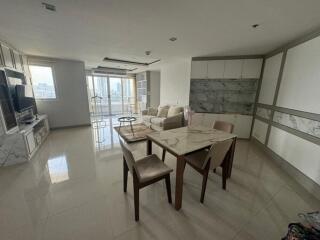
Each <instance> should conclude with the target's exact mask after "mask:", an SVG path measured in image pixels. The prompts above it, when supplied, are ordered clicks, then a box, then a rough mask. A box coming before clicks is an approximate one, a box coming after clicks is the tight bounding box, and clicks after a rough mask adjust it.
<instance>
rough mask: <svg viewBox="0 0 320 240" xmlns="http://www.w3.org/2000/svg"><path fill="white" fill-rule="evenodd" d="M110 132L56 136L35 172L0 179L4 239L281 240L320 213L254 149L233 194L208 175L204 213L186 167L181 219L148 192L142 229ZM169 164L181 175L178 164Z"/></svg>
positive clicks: (247, 150) (239, 154) (242, 147)
mask: <svg viewBox="0 0 320 240" xmlns="http://www.w3.org/2000/svg"><path fill="white" fill-rule="evenodd" d="M111 123H112V121H107V122H106V124H105V125H103V126H105V127H104V128H102V129H101V128H100V129H91V128H90V127H84V128H73V129H64V130H56V131H53V132H52V133H51V134H50V136H49V138H48V139H47V141H46V142H45V144H44V145H43V147H42V148H41V149H40V151H39V152H38V154H37V155H36V156H35V157H34V159H33V160H32V161H31V162H29V163H27V164H23V165H19V166H12V167H7V168H2V169H0V238H1V239H3V240H7V239H10V240H16V239H21V240H22V239H23V240H31V239H32V240H37V239H44V240H49V239H54V240H60V239H63V240H69V239H70V240H72V239H75V240H88V239H90V240H100V239H183V240H187V239H211V240H212V239H220V240H221V239H268V240H269V239H280V238H281V237H282V236H284V235H285V233H286V229H287V224H288V223H289V222H292V221H295V220H296V219H297V213H299V212H305V211H312V210H317V209H319V207H320V203H319V201H317V200H316V199H315V198H313V197H312V196H310V195H309V194H308V193H307V192H306V191H305V190H304V189H303V188H301V187H300V186H299V185H297V184H296V183H295V182H294V181H293V179H291V178H290V177H288V176H287V175H286V174H285V173H283V172H282V170H280V169H279V168H278V167H277V166H276V165H275V164H274V163H273V162H272V161H271V160H270V159H268V157H266V156H265V155H264V154H263V153H262V152H261V151H260V150H259V149H257V148H256V147H255V146H254V145H252V143H249V142H248V141H239V142H238V144H237V149H236V155H235V162H234V170H233V174H232V178H231V179H230V180H229V181H228V182H227V191H223V190H222V189H221V179H220V176H219V174H220V171H218V175H217V174H213V173H211V174H210V177H209V180H208V185H207V192H206V198H205V203H204V204H200V202H199V198H200V187H201V177H200V175H198V173H196V172H195V171H194V170H193V169H191V168H190V167H188V166H187V168H186V172H185V180H184V181H185V184H184V194H183V206H182V209H181V210H180V211H179V212H178V211H175V210H174V208H173V206H172V205H170V204H168V202H167V198H166V192H165V187H164V183H162V182H160V183H157V184H155V185H153V186H150V187H147V188H145V189H143V190H142V191H141V198H140V219H141V220H140V222H139V223H136V222H135V221H134V216H133V193H132V178H131V177H130V178H129V185H128V187H129V188H128V193H127V194H124V193H123V192H122V189H123V188H122V184H123V183H122V157H121V151H120V148H119V145H118V136H117V135H116V134H115V132H114V131H113V130H112V128H110V124H111ZM131 147H132V149H133V150H134V153H135V156H137V157H139V156H142V155H143V154H144V153H145V143H143V142H142V143H139V144H135V145H132V146H131ZM155 150H156V151H157V153H160V150H159V149H156V148H155ZM166 162H167V163H168V164H169V165H170V166H171V167H173V168H175V159H174V158H173V157H172V156H170V155H168V156H167V159H166ZM174 179H175V174H172V176H171V182H172V189H173V196H174V189H175V186H174V184H175V181H174Z"/></svg>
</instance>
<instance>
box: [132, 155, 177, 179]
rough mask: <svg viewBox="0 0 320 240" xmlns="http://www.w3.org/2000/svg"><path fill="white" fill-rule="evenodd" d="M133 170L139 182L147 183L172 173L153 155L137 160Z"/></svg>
mask: <svg viewBox="0 0 320 240" xmlns="http://www.w3.org/2000/svg"><path fill="white" fill-rule="evenodd" d="M135 170H136V172H137V175H138V178H139V181H140V182H147V181H150V180H152V179H155V178H158V177H161V176H164V175H167V174H168V173H170V172H172V169H171V168H169V167H168V166H167V165H166V164H165V163H163V162H162V161H161V160H160V159H159V158H158V156H157V155H155V154H152V155H149V156H147V157H145V158H143V159H141V160H138V161H137V162H136V164H135Z"/></svg>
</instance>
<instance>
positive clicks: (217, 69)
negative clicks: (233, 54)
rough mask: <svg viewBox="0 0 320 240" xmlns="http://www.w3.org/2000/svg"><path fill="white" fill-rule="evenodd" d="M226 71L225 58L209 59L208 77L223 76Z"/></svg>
mask: <svg viewBox="0 0 320 240" xmlns="http://www.w3.org/2000/svg"><path fill="white" fill-rule="evenodd" d="M223 73H224V60H211V61H208V78H209V79H215V78H223Z"/></svg>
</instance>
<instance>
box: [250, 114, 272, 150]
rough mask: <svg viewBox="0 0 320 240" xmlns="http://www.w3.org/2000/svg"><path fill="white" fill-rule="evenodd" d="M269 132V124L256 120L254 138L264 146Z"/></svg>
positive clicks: (253, 131)
mask: <svg viewBox="0 0 320 240" xmlns="http://www.w3.org/2000/svg"><path fill="white" fill-rule="evenodd" d="M267 131H268V124H266V123H264V122H262V121H260V120H258V119H255V120H254V125H253V130H252V136H254V137H255V138H256V139H257V140H259V142H261V143H262V144H264V143H265V141H266V136H267Z"/></svg>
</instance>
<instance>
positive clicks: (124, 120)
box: [118, 116, 137, 135]
mask: <svg viewBox="0 0 320 240" xmlns="http://www.w3.org/2000/svg"><path fill="white" fill-rule="evenodd" d="M118 121H119V122H120V127H119V128H121V125H122V124H123V125H124V124H125V123H129V124H130V128H131V131H132V134H133V135H134V132H133V128H132V122H134V121H137V118H135V117H128V116H127V117H119V118H118Z"/></svg>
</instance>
